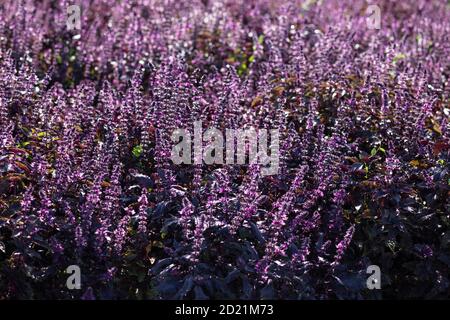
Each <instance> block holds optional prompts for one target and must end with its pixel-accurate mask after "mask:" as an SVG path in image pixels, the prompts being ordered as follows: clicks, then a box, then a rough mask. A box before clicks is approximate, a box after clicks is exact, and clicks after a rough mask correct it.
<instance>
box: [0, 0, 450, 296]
mask: <svg viewBox="0 0 450 320" xmlns="http://www.w3.org/2000/svg"><path fill="white" fill-rule="evenodd" d="M78 2H79V4H80V5H81V29H80V30H77V29H75V30H67V26H66V19H67V7H68V6H70V5H71V4H72V3H70V2H69V1H63V0H61V1H45V0H44V1H38V0H34V1H32V0H27V1H26V0H20V1H19V0H18V1H1V2H0V299H13V298H19V299H20V298H22V299H23V298H32V299H33V298H40V299H50V298H53V299H79V298H83V299H91V298H95V299H117V298H122V299H158V298H170V299H219V298H225V299H229V298H238V299H261V298H266V299H267V298H277V299H336V298H337V299H355V298H356V299H364V298H370V299H373V298H375V299H380V298H405V297H410V298H448V297H449V295H450V283H449V281H450V278H449V275H450V201H449V199H450V176H449V163H450V139H449V138H450V130H449V129H450V125H449V117H450V116H449V114H450V85H449V77H450V6H449V4H448V2H447V1H438V0H435V1H430V0H418V1H406V0H405V1H389V0H379V1H376V4H377V5H378V6H379V7H380V9H381V28H380V29H379V30H378V29H372V28H368V25H367V14H366V8H367V3H366V1H362V0H352V1H342V0H323V1H295V0H292V1H286V0H277V1H271V0H258V1H256V0H245V1H240V0H224V1H218V0H190V1H180V0H167V1H160V0H133V1H106V0H95V1H91V0H80V1H78ZM194 121H202V123H203V129H206V128H208V127H216V128H219V129H221V130H225V129H226V128H235V129H238V128H248V127H255V128H266V129H273V128H277V129H279V130H280V168H279V172H278V174H276V175H271V176H261V174H260V170H259V169H260V168H259V167H258V165H205V164H203V165H175V164H173V163H172V161H171V160H170V154H171V149H172V147H173V142H172V141H171V139H170V135H171V133H172V131H173V130H174V129H176V128H192V127H193V123H194ZM69 265H78V266H80V269H81V274H82V290H69V289H68V288H66V279H67V276H68V275H67V274H66V273H65V270H66V268H67V267H68V266H69ZM369 265H378V266H379V267H380V268H381V272H382V290H369V289H368V288H367V287H366V278H367V277H368V275H367V274H366V269H367V267H368V266H369Z"/></svg>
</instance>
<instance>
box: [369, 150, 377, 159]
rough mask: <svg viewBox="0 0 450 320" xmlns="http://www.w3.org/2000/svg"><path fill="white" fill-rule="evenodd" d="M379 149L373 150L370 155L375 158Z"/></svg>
mask: <svg viewBox="0 0 450 320" xmlns="http://www.w3.org/2000/svg"><path fill="white" fill-rule="evenodd" d="M377 151H378V150H377V148H372V150H371V151H370V155H371V156H372V157H373V156H374V155H376V154H377Z"/></svg>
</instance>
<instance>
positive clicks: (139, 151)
mask: <svg viewBox="0 0 450 320" xmlns="http://www.w3.org/2000/svg"><path fill="white" fill-rule="evenodd" d="M142 151H143V149H142V145H140V144H138V145H137V146H135V147H134V148H133V151H132V152H131V153H132V154H133V156H134V157H136V158H139V157H140V156H141V154H142Z"/></svg>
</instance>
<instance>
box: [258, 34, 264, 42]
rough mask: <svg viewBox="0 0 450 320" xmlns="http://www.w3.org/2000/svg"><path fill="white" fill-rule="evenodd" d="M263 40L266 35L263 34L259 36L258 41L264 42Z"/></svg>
mask: <svg viewBox="0 0 450 320" xmlns="http://www.w3.org/2000/svg"><path fill="white" fill-rule="evenodd" d="M263 42H264V35H263V34H262V35H260V36H259V37H258V43H259V44H263Z"/></svg>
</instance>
